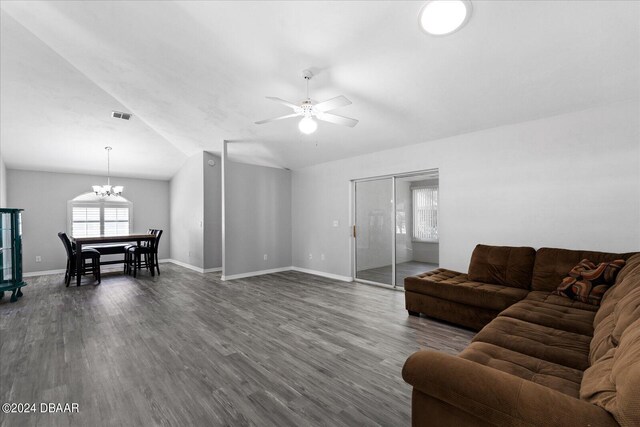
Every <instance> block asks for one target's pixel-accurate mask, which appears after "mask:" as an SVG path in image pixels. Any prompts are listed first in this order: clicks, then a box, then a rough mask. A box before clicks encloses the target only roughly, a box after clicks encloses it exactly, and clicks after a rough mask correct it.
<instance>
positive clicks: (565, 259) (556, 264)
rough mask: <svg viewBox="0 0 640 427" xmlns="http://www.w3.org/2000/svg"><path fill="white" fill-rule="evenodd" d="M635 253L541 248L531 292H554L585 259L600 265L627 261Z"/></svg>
mask: <svg viewBox="0 0 640 427" xmlns="http://www.w3.org/2000/svg"><path fill="white" fill-rule="evenodd" d="M632 255H634V253H626V254H613V253H606V252H592V251H572V250H568V249H555V248H540V249H538V252H536V260H535V264H534V267H533V278H532V281H531V290H534V291H547V292H551V291H554V290H555V289H556V288H557V287H558V285H560V283H561V282H562V279H564V278H565V277H566V276H567V273H568V272H569V271H570V270H571V269H572V268H573V267H574V266H575V265H576V264H578V263H579V262H580V260H583V259H585V258H587V259H589V260H591V261H592V262H594V263H596V264H599V263H601V262H607V261H613V260H616V259H624V260H627V259H628V258H629V257H630V256H632Z"/></svg>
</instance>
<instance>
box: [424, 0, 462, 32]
mask: <svg viewBox="0 0 640 427" xmlns="http://www.w3.org/2000/svg"><path fill="white" fill-rule="evenodd" d="M471 10H472V7H471V2H470V1H469V0H430V1H428V2H426V3H425V4H424V6H422V9H420V13H418V21H419V22H420V28H422V30H423V31H424V32H426V33H427V34H430V35H432V36H444V35H447V34H451V33H454V32H456V31H458V30H459V29H460V28H462V27H463V26H464V24H466V23H467V21H468V20H469V17H470V16H471Z"/></svg>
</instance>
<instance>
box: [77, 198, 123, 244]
mask: <svg viewBox="0 0 640 427" xmlns="http://www.w3.org/2000/svg"><path fill="white" fill-rule="evenodd" d="M95 207H97V208H100V236H104V223H105V221H104V210H105V208H128V209H129V221H128V222H129V231H128V234H130V233H131V230H132V229H133V203H132V202H130V201H128V200H127V201H110V200H106V199H102V200H96V201H92V200H69V201H68V202H67V234H68V235H69V236H73V208H95Z"/></svg>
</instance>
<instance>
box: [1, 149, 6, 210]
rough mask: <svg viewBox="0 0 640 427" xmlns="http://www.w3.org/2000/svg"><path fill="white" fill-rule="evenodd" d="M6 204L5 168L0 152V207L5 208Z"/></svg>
mask: <svg viewBox="0 0 640 427" xmlns="http://www.w3.org/2000/svg"><path fill="white" fill-rule="evenodd" d="M6 207H8V205H7V169H6V167H5V165H4V160H2V155H1V154H0V208H6Z"/></svg>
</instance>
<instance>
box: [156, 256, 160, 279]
mask: <svg viewBox="0 0 640 427" xmlns="http://www.w3.org/2000/svg"><path fill="white" fill-rule="evenodd" d="M155 258H156V270H158V276H159V275H160V263H159V262H158V252H156V253H155Z"/></svg>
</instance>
